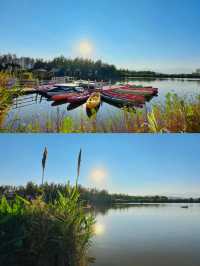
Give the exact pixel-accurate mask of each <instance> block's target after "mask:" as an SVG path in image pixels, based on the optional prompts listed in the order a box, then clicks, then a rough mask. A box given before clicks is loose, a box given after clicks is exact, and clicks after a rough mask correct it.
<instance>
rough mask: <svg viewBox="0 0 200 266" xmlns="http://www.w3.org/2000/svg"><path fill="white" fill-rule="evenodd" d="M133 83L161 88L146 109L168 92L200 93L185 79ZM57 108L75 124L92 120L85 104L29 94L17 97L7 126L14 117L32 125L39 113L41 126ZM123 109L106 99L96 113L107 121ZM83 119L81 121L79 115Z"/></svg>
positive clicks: (199, 87)
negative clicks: (86, 119)
mask: <svg viewBox="0 0 200 266" xmlns="http://www.w3.org/2000/svg"><path fill="white" fill-rule="evenodd" d="M133 83H134V84H135V85H139V84H141V83H142V85H143V86H152V87H155V88H159V95H158V97H153V98H150V99H148V100H149V101H148V100H147V101H146V103H145V107H147V110H149V108H151V106H152V105H153V104H154V103H160V102H163V101H164V100H165V95H166V93H168V92H175V93H177V94H178V95H180V96H186V97H188V96H189V95H190V96H191V95H196V94H200V81H198V80H197V81H196V80H195V81H188V80H185V81H184V82H183V81H181V80H175V79H174V80H171V79H170V80H167V79H166V80H163V79H162V80H158V79H155V80H148V79H144V80H142V79H137V80H134V81H133ZM53 107H57V108H59V109H60V112H65V114H66V115H68V116H70V117H72V118H74V119H76V122H77V123H79V121H80V120H81V119H82V118H83V119H84V118H87V117H88V116H89V117H91V116H92V115H91V112H90V111H89V112H88V110H86V108H85V105H84V103H81V104H80V105H79V104H78V105H76V104H69V103H67V102H60V103H54V102H51V101H47V99H46V98H44V97H42V96H41V95H39V94H32V95H26V96H22V97H18V98H17V99H15V100H14V102H13V105H12V108H11V109H10V111H9V112H8V116H7V118H5V119H6V121H5V124H9V122H12V120H13V118H15V116H19V117H20V118H21V120H22V121H24V122H25V123H26V122H27V123H30V120H31V119H33V118H34V117H35V116H36V114H38V115H39V117H40V120H41V123H42V124H43V122H44V121H43V119H45V117H47V116H51V117H56V115H57V114H56V112H57V108H53ZM123 108H124V106H123V105H121V104H118V103H115V102H112V101H107V100H106V99H103V102H102V104H101V106H100V108H99V109H98V110H96V112H97V114H98V117H97V118H98V119H99V120H101V121H106V120H107V119H110V117H112V116H113V115H115V114H119V116H120V117H121V116H122V115H123V113H122V110H121V109H123ZM137 108H143V105H142V104H140V103H134V104H133V105H132V106H129V108H127V110H128V111H130V112H134V111H135V109H137ZM82 114H84V116H82V118H80V116H81V115H82Z"/></svg>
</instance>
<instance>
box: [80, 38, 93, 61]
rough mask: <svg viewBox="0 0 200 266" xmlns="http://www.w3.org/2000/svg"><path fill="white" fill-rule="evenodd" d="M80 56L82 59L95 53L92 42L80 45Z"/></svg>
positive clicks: (83, 42) (84, 42)
mask: <svg viewBox="0 0 200 266" xmlns="http://www.w3.org/2000/svg"><path fill="white" fill-rule="evenodd" d="M78 51H79V54H80V55H81V56H82V57H86V58H88V57H90V56H91V55H92V52H93V45H92V43H91V42H90V41H81V42H80V43H79V45H78Z"/></svg>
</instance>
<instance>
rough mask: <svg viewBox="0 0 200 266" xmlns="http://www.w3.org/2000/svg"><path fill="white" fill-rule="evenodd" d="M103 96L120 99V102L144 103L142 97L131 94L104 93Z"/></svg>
mask: <svg viewBox="0 0 200 266" xmlns="http://www.w3.org/2000/svg"><path fill="white" fill-rule="evenodd" d="M103 95H106V96H110V97H114V98H118V99H122V100H127V101H129V100H130V101H135V102H140V103H144V102H145V97H144V96H143V95H133V94H119V93H114V92H112V91H106V92H105V91H104V92H103Z"/></svg>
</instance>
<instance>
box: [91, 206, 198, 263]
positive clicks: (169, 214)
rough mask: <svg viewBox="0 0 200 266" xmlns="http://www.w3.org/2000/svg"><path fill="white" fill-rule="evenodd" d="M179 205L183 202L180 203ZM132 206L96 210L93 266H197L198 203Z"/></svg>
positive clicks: (92, 253) (92, 254)
mask: <svg viewBox="0 0 200 266" xmlns="http://www.w3.org/2000/svg"><path fill="white" fill-rule="evenodd" d="M182 205H183V204H182ZM182 205H181V204H173V203H171V204H160V205H159V204H152V205H151V204H150V205H142V206H140V205H132V206H130V207H128V208H122V207H121V208H115V209H112V208H111V209H108V210H107V211H105V212H104V213H103V212H102V213H97V216H96V236H95V237H94V239H93V245H92V247H91V249H90V253H89V255H90V256H92V257H95V258H96V261H95V263H94V264H93V265H94V266H121V265H123V266H199V265H200V204H189V208H188V209H183V208H181V206H182Z"/></svg>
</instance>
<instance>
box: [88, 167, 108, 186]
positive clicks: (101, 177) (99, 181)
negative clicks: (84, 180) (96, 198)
mask: <svg viewBox="0 0 200 266" xmlns="http://www.w3.org/2000/svg"><path fill="white" fill-rule="evenodd" d="M106 177H107V171H106V170H105V169H104V168H102V167H97V168H94V169H92V171H91V173H90V180H91V181H92V182H93V184H94V185H96V186H103V185H105V183H106Z"/></svg>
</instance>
